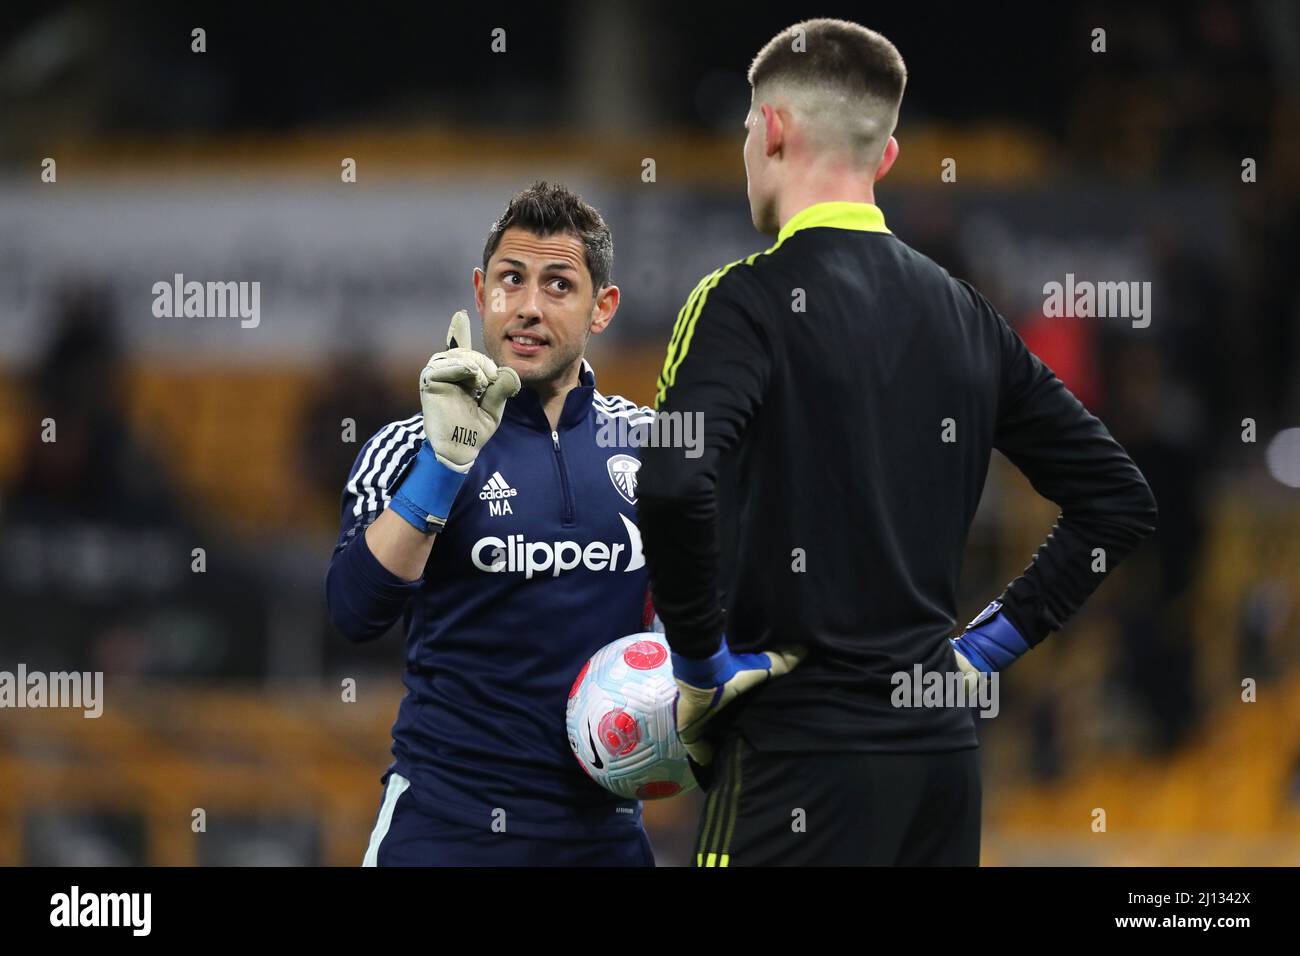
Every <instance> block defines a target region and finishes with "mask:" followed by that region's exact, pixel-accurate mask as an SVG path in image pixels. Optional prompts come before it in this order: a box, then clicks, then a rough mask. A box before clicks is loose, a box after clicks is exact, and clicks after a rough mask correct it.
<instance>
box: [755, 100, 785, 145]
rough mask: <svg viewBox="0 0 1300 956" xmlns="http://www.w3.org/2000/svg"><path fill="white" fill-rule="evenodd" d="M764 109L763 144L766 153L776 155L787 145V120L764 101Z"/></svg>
mask: <svg viewBox="0 0 1300 956" xmlns="http://www.w3.org/2000/svg"><path fill="white" fill-rule="evenodd" d="M760 108H761V109H762V111H763V146H764V149H765V150H766V155H768V156H775V155H776V154H777V153H778V152H780V151H781V147H782V146H784V145H785V122H784V121H783V120H782V119H781V115H780V114H779V113H777V111H776V110H774V109H772V107H771V106H770V105H769V104H767V103H764V104H763V105H762V107H760Z"/></svg>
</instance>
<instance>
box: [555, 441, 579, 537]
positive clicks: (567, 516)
mask: <svg viewBox="0 0 1300 956" xmlns="http://www.w3.org/2000/svg"><path fill="white" fill-rule="evenodd" d="M551 441H552V443H554V445H555V467H556V468H558V469H559V470H560V491H561V494H562V497H563V498H564V520H563V522H562V523H563V524H564V525H566V526H568V525H572V524H573V523H574V515H573V490H572V489H571V488H570V487H569V470H568V469H567V468H565V467H564V456H563V455H562V454H560V433H559V432H558V431H552V432H551Z"/></svg>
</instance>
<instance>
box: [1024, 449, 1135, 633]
mask: <svg viewBox="0 0 1300 956" xmlns="http://www.w3.org/2000/svg"><path fill="white" fill-rule="evenodd" d="M1099 477H1100V476H1099ZM1115 477H1122V479H1123V480H1121V481H1117V482H1115V483H1114V484H1112V487H1111V489H1110V491H1109V493H1108V494H1105V495H1103V496H1099V497H1097V498H1094V499H1093V500H1091V501H1089V502H1088V503H1087V504H1086V505H1085V504H1082V503H1067V504H1066V505H1064V506H1063V508H1062V513H1061V517H1060V519H1059V520H1058V521H1057V523H1056V525H1055V526H1054V527H1053V528H1052V532H1051V534H1049V535H1048V537H1047V540H1046V541H1044V542H1043V544H1042V546H1041V547H1039V549H1038V552H1037V553H1036V554H1035V555H1034V558H1033V560H1032V561H1031V562H1030V564H1029V566H1028V567H1027V568H1026V569H1025V571H1024V573H1023V574H1021V575H1020V577H1018V578H1016V579H1015V580H1014V581H1012V582H1011V583H1010V584H1009V585H1008V586H1007V589H1006V591H1005V592H1003V594H1002V598H1001V600H1002V602H1003V608H1004V613H1006V614H1007V616H1008V617H1009V618H1010V619H1011V620H1012V622H1013V623H1014V624H1015V625H1016V628H1017V630H1019V631H1020V632H1021V634H1022V635H1023V636H1024V637H1025V639H1026V640H1027V641H1028V642H1029V644H1030V645H1031V646H1032V645H1034V644H1037V643H1038V642H1039V641H1041V640H1042V639H1043V638H1045V637H1046V636H1047V635H1048V634H1049V633H1051V632H1052V631H1054V630H1057V629H1059V628H1060V627H1061V625H1062V624H1064V623H1065V621H1066V620H1067V619H1068V618H1069V617H1070V616H1071V615H1072V614H1074V612H1075V611H1077V610H1078V609H1079V607H1080V605H1082V604H1083V602H1084V601H1085V600H1086V599H1087V598H1088V596H1089V595H1091V594H1092V592H1093V591H1095V590H1096V589H1097V588H1098V587H1099V586H1100V585H1101V582H1102V581H1103V580H1104V579H1105V578H1106V576H1107V575H1108V574H1110V573H1111V572H1112V571H1114V570H1115V568H1116V567H1117V566H1118V565H1119V563H1120V562H1121V561H1123V560H1124V559H1125V558H1126V557H1128V556H1129V554H1131V553H1132V551H1133V550H1134V548H1136V547H1137V545H1138V544H1139V543H1140V542H1141V541H1142V539H1143V538H1145V537H1147V536H1148V535H1150V534H1151V532H1152V531H1153V530H1154V529H1155V524H1156V503H1155V499H1154V497H1153V496H1152V495H1151V490H1150V488H1148V486H1147V483H1146V481H1145V479H1144V478H1143V477H1142V474H1141V472H1140V471H1138V469H1137V466H1136V465H1134V464H1133V463H1132V461H1130V460H1128V457H1127V455H1125V456H1124V460H1123V462H1122V463H1120V462H1117V463H1116V467H1115Z"/></svg>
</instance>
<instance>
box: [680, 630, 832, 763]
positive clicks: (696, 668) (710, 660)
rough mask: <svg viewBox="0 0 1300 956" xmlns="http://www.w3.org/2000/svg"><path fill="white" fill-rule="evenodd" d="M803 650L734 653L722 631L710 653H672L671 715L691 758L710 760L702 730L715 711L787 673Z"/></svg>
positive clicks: (697, 761) (710, 753)
mask: <svg viewBox="0 0 1300 956" xmlns="http://www.w3.org/2000/svg"><path fill="white" fill-rule="evenodd" d="M805 653H806V652H805V650H804V648H802V647H789V648H785V649H783V650H774V651H763V652H762V653H759V654H733V653H732V652H731V648H729V647H727V638H726V635H723V637H722V646H721V647H719V648H718V650H717V652H716V653H715V654H713V656H712V657H704V658H692V657H683V656H682V655H681V654H673V679H674V680H675V681H676V682H677V697H676V698H675V700H674V701H673V717H674V719H675V720H676V721H677V736H678V737H680V738H681V741H682V743H683V744H685V745H686V752H687V753H688V754H689V755H690V757H691V759H692V760H693V761H695V763H697V764H699V765H700V766H701V767H707V766H708V765H709V763H710V762H711V761H712V760H713V745H712V744H710V743H709V742H708V741H707V740H705V739H704V736H703V734H704V726H705V724H707V723H708V722H709V721H710V720H712V719H713V717H714V715H716V714H717V713H718V711H720V710H721V709H722V708H723V707H726V706H727V705H728V704H729V703H731V702H732V701H733V700H735V699H736V698H737V697H738V696H740V695H741V694H743V693H745V692H746V691H749V690H753V689H754V688H755V687H757V686H758V685H759V684H761V683H763V682H764V681H765V680H768V679H769V678H771V677H780V676H781V675H782V674H788V673H789V672H790V671H791V670H793V669H794V668H795V667H797V666H798V664H799V662H800V661H802V660H803V658H804V654H805Z"/></svg>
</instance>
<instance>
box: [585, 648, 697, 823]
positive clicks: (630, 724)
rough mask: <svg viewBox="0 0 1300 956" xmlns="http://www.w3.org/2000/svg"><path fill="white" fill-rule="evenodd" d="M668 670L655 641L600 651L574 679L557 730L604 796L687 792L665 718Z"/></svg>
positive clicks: (671, 692) (670, 691)
mask: <svg viewBox="0 0 1300 956" xmlns="http://www.w3.org/2000/svg"><path fill="white" fill-rule="evenodd" d="M676 696H677V685H676V684H675V683H674V682H673V666H672V662H671V661H670V659H669V656H668V645H667V644H666V643H665V641H664V638H663V635H662V634H653V633H645V634H632V635H629V636H628V637H620V638H619V639H618V640H616V641H614V642H612V643H610V644H606V645H605V646H604V647H602V648H601V649H600V650H598V651H597V652H596V653H595V654H593V655H592V656H591V659H590V660H588V661H587V663H586V664H584V665H582V670H581V671H579V672H578V676H577V679H576V680H574V682H573V687H572V688H570V690H569V703H568V707H567V708H566V711H565V724H566V726H567V728H568V731H569V746H570V747H572V748H573V755H574V756H575V757H577V758H578V763H580V764H581V765H582V769H583V770H585V771H587V775H588V776H589V777H591V779H592V780H594V781H596V783H598V784H600V785H601V786H602V787H604V788H605V789H606V790H608V791H610V792H611V793H613V794H615V795H617V796H620V797H625V798H629V799H635V800H659V799H662V798H664V797H674V796H676V795H677V794H679V793H685V792H686V791H687V790H693V789H695V777H694V775H693V774H692V773H691V768H690V764H689V763H687V760H686V747H685V746H683V745H682V742H681V741H680V740H679V739H678V738H677V726H676V722H675V720H674V718H673V698H674V697H676Z"/></svg>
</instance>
